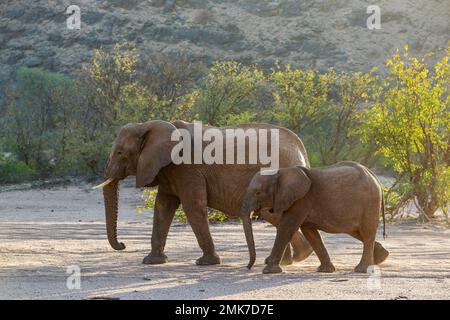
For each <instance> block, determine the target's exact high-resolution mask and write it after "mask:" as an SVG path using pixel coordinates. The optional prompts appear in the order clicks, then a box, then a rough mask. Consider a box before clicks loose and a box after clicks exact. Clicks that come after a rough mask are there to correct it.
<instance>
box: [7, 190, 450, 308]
mask: <svg viewBox="0 0 450 320" xmlns="http://www.w3.org/2000/svg"><path fill="white" fill-rule="evenodd" d="M139 204H142V200H141V199H140V191H139V190H136V189H134V188H132V187H131V186H128V187H123V188H122V189H121V207H120V215H119V229H118V230H119V239H120V241H123V242H124V243H125V244H126V245H127V248H126V249H125V250H124V251H121V252H117V251H114V250H112V249H111V248H110V247H109V244H108V242H107V241H106V235H105V223H104V217H103V202H102V194H101V191H98V190H91V189H90V185H87V184H86V185H81V186H80V185H78V186H68V187H54V188H47V189H29V190H23V191H20V190H15V191H14V190H12V191H4V192H1V193H0V299H90V298H99V297H103V298H104V297H107V298H120V299H433V298H439V299H450V229H447V228H445V227H444V226H439V225H423V224H422V225H419V224H416V223H415V222H408V223H402V224H396V225H392V224H389V225H388V238H387V239H386V240H383V239H382V237H381V236H380V235H381V230H379V231H380V232H379V236H378V238H379V239H381V240H379V241H380V242H381V243H382V244H383V246H385V247H386V248H387V249H388V250H389V251H390V252H391V255H390V257H389V258H388V260H387V261H386V262H385V263H383V264H382V265H381V266H380V270H379V271H377V273H375V274H372V275H361V274H355V273H353V272H352V270H353V268H354V267H355V265H356V264H357V263H358V261H359V258H360V254H361V250H362V246H361V244H360V243H359V242H357V241H356V240H354V239H352V238H350V237H348V236H345V235H328V234H323V237H324V241H325V244H326V246H327V248H328V250H329V253H330V256H331V259H332V261H333V263H334V265H335V266H336V269H337V272H335V273H333V274H321V273H317V272H315V269H316V267H317V266H318V260H317V257H316V256H314V255H312V256H311V257H309V258H308V259H307V260H305V261H303V262H299V263H295V264H294V265H291V266H288V267H285V272H284V273H282V274H276V275H263V274H262V273H261V271H262V268H263V261H264V258H265V257H266V256H267V255H268V254H269V250H270V248H271V246H272V243H273V240H274V236H275V233H274V228H273V227H271V226H270V225H268V224H266V223H263V222H258V223H255V224H254V230H255V240H256V243H257V262H256V264H255V266H254V267H253V269H252V270H251V271H249V270H247V269H246V267H245V266H246V264H247V261H248V253H247V247H246V244H245V238H244V235H243V231H242V226H241V225H239V224H238V223H223V224H218V225H213V226H211V232H212V235H213V238H214V240H215V244H216V247H217V251H218V253H219V254H220V255H221V257H222V261H223V263H222V265H219V266H196V265H195V264H194V261H195V259H196V258H198V257H199V256H200V255H201V252H200V249H199V247H198V245H197V243H196V240H195V237H194V234H193V232H192V230H191V228H190V226H189V225H185V224H181V223H174V224H173V225H172V227H171V230H170V233H169V237H168V240H167V246H166V253H167V255H168V256H169V259H170V262H169V263H168V264H165V265H158V266H149V265H143V264H142V263H141V261H142V258H144V256H145V255H146V254H147V253H148V251H149V250H150V235H151V229H152V225H151V218H150V217H149V213H148V212H147V213H146V212H144V213H143V214H138V213H137V210H136V206H137V205H139ZM380 229H381V228H380ZM70 266H78V267H79V268H80V270H81V278H80V279H81V280H80V284H81V288H80V289H76V288H75V289H74V288H72V287H71V286H69V287H71V288H72V289H69V288H68V286H67V282H68V277H70V276H71V274H68V273H67V270H68V269H67V268H68V267H70ZM72 279H73V277H72V278H69V285H70V284H73V283H76V282H71V280H72Z"/></svg>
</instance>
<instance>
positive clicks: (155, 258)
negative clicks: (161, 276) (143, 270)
mask: <svg viewBox="0 0 450 320" xmlns="http://www.w3.org/2000/svg"><path fill="white" fill-rule="evenodd" d="M167 262H169V259H167V256H166V255H165V254H164V253H160V254H153V253H150V254H149V255H148V256H146V257H145V258H144V260H143V261H142V263H143V264H163V263H167Z"/></svg>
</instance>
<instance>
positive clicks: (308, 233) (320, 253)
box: [301, 225, 336, 272]
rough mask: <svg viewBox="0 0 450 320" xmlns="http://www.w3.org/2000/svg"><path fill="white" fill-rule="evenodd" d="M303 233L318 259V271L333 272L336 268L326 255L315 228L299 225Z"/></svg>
mask: <svg viewBox="0 0 450 320" xmlns="http://www.w3.org/2000/svg"><path fill="white" fill-rule="evenodd" d="M301 230H302V232H303V234H304V235H305V237H306V239H308V241H309V243H310V244H311V246H312V247H313V249H314V252H315V253H316V255H317V257H318V258H319V261H320V266H319V267H318V268H317V271H318V272H334V271H335V270H336V268H335V267H334V266H333V264H332V263H331V260H330V256H329V255H328V251H327V249H326V248H325V246H324V244H323V240H322V237H321V236H320V233H319V231H317V229H316V228H311V227H308V226H305V225H303V226H302V227H301Z"/></svg>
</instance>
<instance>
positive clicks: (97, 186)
mask: <svg viewBox="0 0 450 320" xmlns="http://www.w3.org/2000/svg"><path fill="white" fill-rule="evenodd" d="M113 181H114V179H113V178H109V179H108V180H106V181H105V182H103V183H100V184H99V185H96V186H94V187H92V189H99V188H103V187H105V186H107V185H108V184H110V183H111V182H113Z"/></svg>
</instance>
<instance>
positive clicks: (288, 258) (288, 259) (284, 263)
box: [280, 252, 294, 266]
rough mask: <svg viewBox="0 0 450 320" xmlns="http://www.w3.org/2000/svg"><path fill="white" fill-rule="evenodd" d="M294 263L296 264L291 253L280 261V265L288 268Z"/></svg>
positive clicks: (287, 253)
mask: <svg viewBox="0 0 450 320" xmlns="http://www.w3.org/2000/svg"><path fill="white" fill-rule="evenodd" d="M293 263H294V261H293V260H292V257H291V252H285V253H284V255H283V258H282V259H281V261H280V264H281V265H282V266H288V265H291V264H293Z"/></svg>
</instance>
